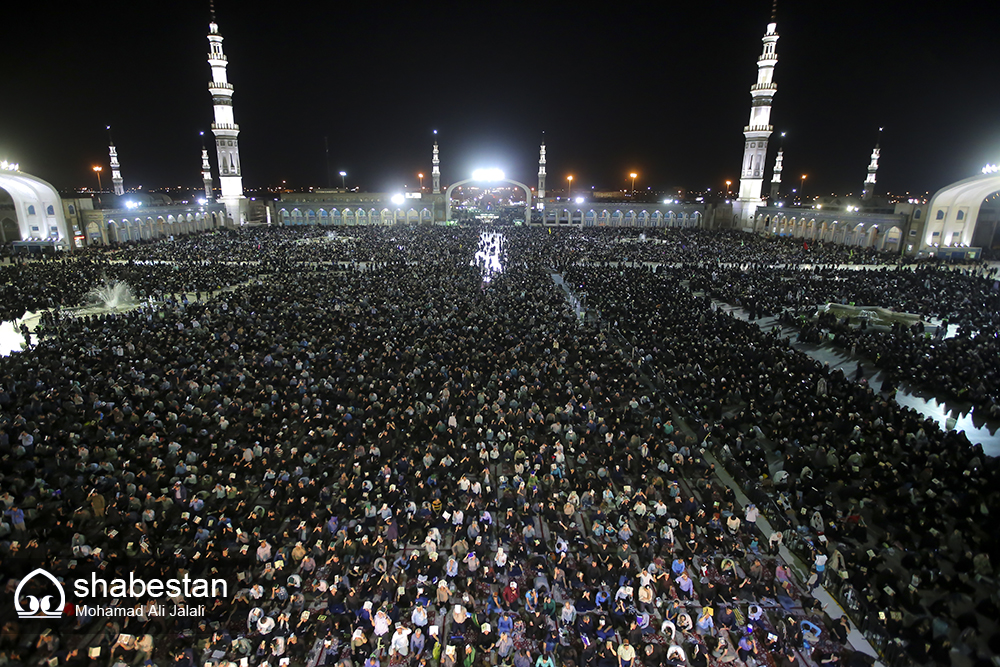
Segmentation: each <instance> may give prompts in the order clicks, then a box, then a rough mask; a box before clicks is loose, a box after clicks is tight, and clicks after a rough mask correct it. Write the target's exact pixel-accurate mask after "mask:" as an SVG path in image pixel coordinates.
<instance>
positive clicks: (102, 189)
mask: <svg viewBox="0 0 1000 667" xmlns="http://www.w3.org/2000/svg"><path fill="white" fill-rule="evenodd" d="M102 171H104V167H94V173H96V174H97V191H98V192H103V191H104V188H102V187H101V172H102Z"/></svg>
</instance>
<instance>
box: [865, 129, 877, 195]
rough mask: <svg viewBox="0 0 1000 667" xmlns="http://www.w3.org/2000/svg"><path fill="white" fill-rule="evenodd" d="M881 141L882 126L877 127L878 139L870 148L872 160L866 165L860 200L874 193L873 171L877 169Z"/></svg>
mask: <svg viewBox="0 0 1000 667" xmlns="http://www.w3.org/2000/svg"><path fill="white" fill-rule="evenodd" d="M881 142H882V128H881V127H880V128H879V129H878V139H876V140H875V148H874V149H873V150H872V161H871V164H869V165H868V176H867V177H866V178H865V189H864V191H863V193H862V195H861V201H868V200H870V199H871V198H872V196H873V195H874V194H875V172H877V171H878V157H879V153H880V152H881V149H880V148H879V147H878V145H879V144H880V143H881Z"/></svg>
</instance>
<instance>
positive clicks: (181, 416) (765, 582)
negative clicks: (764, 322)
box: [0, 227, 1000, 667]
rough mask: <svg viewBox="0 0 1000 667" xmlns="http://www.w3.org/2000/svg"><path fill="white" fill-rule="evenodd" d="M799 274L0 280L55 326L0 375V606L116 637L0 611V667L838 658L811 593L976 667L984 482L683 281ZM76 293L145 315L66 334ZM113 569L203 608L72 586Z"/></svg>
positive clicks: (780, 245)
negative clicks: (801, 569) (193, 584)
mask: <svg viewBox="0 0 1000 667" xmlns="http://www.w3.org/2000/svg"><path fill="white" fill-rule="evenodd" d="M304 240H305V241H307V242H303V241H304ZM725 248H728V251H724V250H723V249H725ZM748 248H749V249H748ZM804 252H806V251H805V250H804V249H802V248H801V246H796V245H790V244H788V243H787V242H785V241H780V240H778V241H773V242H769V241H766V240H763V239H758V238H757V237H752V236H749V235H742V236H738V235H733V234H723V235H721V236H720V237H715V236H712V235H710V234H708V233H706V232H694V231H690V230H688V231H678V232H677V233H676V235H671V234H669V233H662V234H660V235H659V236H658V237H657V238H656V239H646V240H639V239H638V238H637V236H636V235H635V234H632V233H630V232H624V233H621V234H616V233H611V232H607V231H596V230H595V231H592V232H590V231H588V232H580V231H575V232H568V231H567V232H565V233H563V232H562V231H561V232H560V233H557V234H549V233H546V232H545V230H534V229H523V228H517V229H505V230H502V231H499V232H497V230H494V233H490V234H480V232H479V230H476V229H472V228H464V227H443V228H439V227H435V228H408V227H388V228H351V229H349V230H344V229H342V228H340V229H337V230H336V233H333V232H331V231H330V230H329V229H318V228H311V229H305V230H289V229H281V228H257V229H245V230H241V231H239V232H224V233H215V234H207V235H201V236H196V237H189V238H184V239H179V240H175V241H168V242H160V243H154V244H146V245H140V246H134V247H128V248H123V249H116V250H114V251H113V252H98V251H91V252H88V253H86V254H84V255H83V256H82V257H72V258H67V259H63V260H59V261H51V262H31V263H28V264H26V265H18V266H14V267H8V268H9V269H10V272H9V273H7V274H3V275H2V276H0V280H2V281H6V282H2V283H0V285H2V287H3V290H4V291H2V292H0V299H2V301H0V306H2V307H3V308H4V312H5V313H13V314H17V313H18V312H19V311H21V312H23V310H28V309H37V308H39V307H50V308H51V310H49V311H47V313H46V315H45V316H44V317H43V318H42V321H41V323H40V325H39V327H38V328H37V329H35V331H34V332H33V334H32V345H31V348H30V349H28V350H26V351H25V352H23V353H20V354H14V355H12V356H10V357H8V358H5V359H2V360H0V407H2V414H0V474H2V477H0V504H2V505H3V511H4V514H3V521H2V523H0V562H2V568H0V572H2V576H3V579H2V583H3V584H4V586H5V590H7V591H8V596H9V598H11V599H12V598H13V596H14V591H15V589H16V588H17V587H18V584H19V583H20V582H21V579H22V578H23V577H25V576H26V575H27V574H29V573H30V572H32V571H33V570H34V569H35V568H38V567H43V568H45V569H46V570H47V571H49V572H51V573H53V574H54V575H55V576H57V577H59V578H61V579H62V580H63V581H64V582H66V583H67V589H68V591H69V597H70V602H71V603H79V604H83V603H88V604H89V605H91V606H103V607H108V606H116V607H118V608H121V609H126V608H131V609H133V610H134V611H133V612H132V615H129V616H124V615H122V616H116V617H113V618H105V617H101V616H93V615H88V614H86V613H70V614H65V615H64V616H63V618H62V619H59V620H52V621H44V622H42V621H38V620H25V619H19V618H18V617H17V615H16V614H15V613H14V609H13V608H12V606H11V605H6V606H4V607H3V608H2V609H0V621H2V622H3V627H2V632H0V663H2V664H7V665H22V664H23V665H42V664H45V665H50V666H51V667H55V666H56V665H63V664H68V665H100V666H101V667H104V666H105V665H107V666H111V665H116V664H118V663H122V664H127V665H145V664H154V665H158V666H160V667H165V666H166V665H178V666H182V667H195V666H196V665H197V666H199V667H200V666H201V665H205V664H209V663H211V664H212V665H213V666H216V665H222V664H226V665H241V666H244V665H253V666H254V667H260V666H262V665H265V664H266V665H268V667H275V666H277V665H282V664H287V665H293V666H296V667H298V666H300V665H303V666H304V665H309V666H310V667H312V666H314V665H345V666H346V665H351V666H353V667H362V666H365V667H377V665H381V667H391V666H396V665H433V666H434V667H437V666H438V665H442V666H444V667H453V666H454V665H456V663H461V664H462V667H480V666H487V665H498V664H503V665H515V666H516V667H532V665H534V667H556V665H559V666H560V667H563V666H566V667H578V666H583V665H587V666H589V667H595V666H596V667H616V665H617V667H633V665H634V666H635V667H638V666H640V665H641V666H643V667H650V666H651V665H694V666H696V667H702V666H705V665H720V664H727V663H732V664H737V665H739V664H746V665H769V666H770V665H796V664H799V663H800V662H802V663H805V664H809V665H820V664H822V665H828V664H847V665H862V664H869V663H868V659H867V658H866V657H865V656H864V655H863V654H861V653H860V652H858V651H856V650H855V649H856V648H858V646H852V645H851V644H850V642H849V641H848V639H849V637H848V635H849V631H850V630H851V625H850V624H849V623H848V622H847V621H846V620H836V621H834V620H832V619H830V618H829V617H828V616H827V615H826V613H825V612H824V610H823V609H822V606H821V605H820V604H819V603H818V602H817V599H816V597H815V593H816V592H817V591H818V588H819V587H820V586H827V587H830V586H832V585H834V584H836V585H837V586H838V590H840V589H842V587H843V586H847V585H849V586H850V588H851V590H852V591H854V592H855V593H856V594H857V595H858V596H859V597H862V598H865V599H867V600H868V604H867V606H869V607H874V606H878V608H880V609H882V610H885V612H886V613H885V622H884V627H883V631H884V632H885V633H887V634H891V635H892V638H893V639H894V640H895V639H898V640H899V642H898V643H897V644H898V645H897V646H896V649H894V650H891V651H886V655H888V656H894V657H897V658H898V659H899V660H904V659H905V660H907V661H911V660H912V661H913V662H918V663H925V664H931V663H934V664H950V663H951V662H952V661H953V660H954V661H956V662H957V664H963V665H964V664H975V665H978V664H987V663H986V661H987V658H988V656H990V655H995V654H997V653H998V649H1000V647H998V646H997V645H996V644H997V641H998V637H997V634H996V627H995V620H996V618H997V617H998V616H1000V614H998V613H997V609H996V586H995V580H994V579H993V578H992V577H993V571H992V567H991V564H990V559H989V554H990V553H996V537H995V535H993V534H992V533H991V532H990V531H989V529H988V527H987V521H988V517H989V515H990V514H991V513H994V514H995V513H996V512H997V511H998V510H1000V507H998V502H997V500H998V492H997V485H996V466H995V464H994V462H993V461H992V460H991V459H987V458H985V457H983V456H982V455H981V453H980V452H977V451H976V450H975V449H974V448H971V447H969V446H968V445H967V443H963V442H962V441H961V439H960V438H958V437H956V436H954V435H952V434H944V433H942V432H941V431H939V430H938V429H937V428H936V427H935V426H933V425H931V424H927V423H924V422H923V421H922V420H919V419H917V418H916V417H914V415H913V414H912V413H911V412H908V411H906V410H904V409H901V408H899V406H896V405H895V404H894V403H893V402H892V401H886V400H880V399H879V397H877V396H875V395H874V394H873V393H872V392H871V390H870V389H868V388H867V387H863V386H861V385H858V384H856V383H852V382H850V381H849V379H848V378H845V377H844V376H843V374H842V373H838V372H829V370H828V369H827V370H824V369H823V368H822V367H821V366H818V365H817V364H815V363H813V362H812V361H811V360H809V359H808V358H805V357H804V356H803V355H801V354H799V353H797V352H795V351H794V350H792V349H791V348H790V347H789V346H788V345H787V344H786V343H785V342H784V341H782V340H780V339H779V338H777V337H775V336H768V335H767V334H764V333H763V332H761V331H759V329H757V328H756V327H755V326H753V325H750V324H747V323H745V322H742V321H740V320H738V319H736V318H734V317H732V316H731V315H729V314H726V313H723V312H720V311H718V310H717V309H715V308H713V307H712V304H711V300H710V299H709V298H707V297H703V298H696V297H694V296H693V295H692V293H691V292H690V290H689V289H688V286H687V284H686V283H687V282H688V281H693V280H694V279H695V278H696V277H697V276H702V275H703V274H702V273H701V272H702V271H703V270H704V269H702V268H700V265H701V264H702V263H704V262H707V261H709V258H710V257H714V258H715V259H714V261H716V263H718V264H719V268H718V270H720V271H721V270H722V264H721V263H722V262H730V263H739V262H741V261H747V259H746V258H747V257H748V256H754V257H756V259H755V260H754V261H759V262H765V261H769V262H771V263H773V264H786V263H789V264H791V263H801V262H803V261H806V259H808V257H807V258H806V259H804V256H803V253H804ZM811 252H813V253H814V254H813V255H811V256H810V257H811V258H812V259H813V260H817V259H821V260H822V261H823V262H824V263H831V264H838V263H847V262H849V261H851V260H852V259H853V256H852V255H851V252H852V251H850V250H849V249H843V248H837V247H832V246H831V247H825V248H817V249H813V250H812V251H811ZM768 253H771V254H768ZM863 259H864V260H865V261H866V262H871V261H880V260H881V259H884V258H881V257H880V256H877V255H871V256H865V257H864V258H863ZM647 261H648V262H663V263H664V267H663V268H662V269H656V270H654V269H651V268H649V267H648V266H646V265H645V264H643V263H642V262H647ZM885 261H889V260H888V259H886V260H885ZM667 264H671V265H673V264H676V265H679V266H674V267H668V266H667ZM685 267H686V268H685ZM554 273H555V274H557V275H559V276H560V277H561V279H562V284H559V283H558V282H557V281H555V280H553V277H552V276H553V274H554ZM101 274H105V275H109V276H114V277H116V278H123V279H127V280H129V281H130V282H131V283H132V284H133V287H134V288H135V289H136V291H137V293H139V294H140V295H141V296H143V297H145V298H146V299H147V301H146V302H145V303H144V304H143V305H142V306H141V307H139V308H136V309H134V310H130V311H128V312H122V313H107V314H102V315H89V316H85V317H78V316H75V315H73V313H72V312H71V311H68V310H66V308H67V307H69V306H72V305H75V303H77V302H78V301H79V298H80V295H82V293H83V292H84V291H85V290H84V289H83V288H84V287H86V286H87V285H88V283H89V282H90V281H93V280H96V279H97V278H98V277H99V276H100V275H101ZM978 279H979V280H986V277H985V276H979V277H978ZM682 283H684V284H682ZM232 285H242V286H240V287H238V288H236V289H232V290H227V289H222V288H224V287H226V286H232ZM567 291H569V292H570V295H567ZM574 295H575V296H574ZM568 296H569V298H567V297H568ZM571 303H572V304H573V305H572V306H571V305H570V304H571ZM583 304H585V306H584V305H583ZM584 307H585V308H587V309H589V313H588V314H587V316H584V317H581V316H580V313H579V312H577V311H578V310H581V311H582V310H583V309H584ZM22 309H23V310H22ZM713 460H719V461H720V462H722V463H723V464H724V465H726V466H727V468H729V467H732V470H733V471H734V472H736V473H738V475H739V479H738V481H739V482H740V483H741V484H742V485H743V486H744V488H745V490H746V491H747V496H749V497H750V499H751V500H752V501H753V502H752V503H751V502H739V501H738V500H737V496H736V493H735V492H734V489H733V488H732V487H731V486H729V485H727V484H724V483H723V482H722V481H721V480H720V478H719V476H718V475H717V474H716V470H715V467H714V464H713V463H712V461H713ZM754 503H756V505H755V504H754ZM778 506H780V508H781V510H779V513H778V514H775V515H772V516H768V517H767V518H768V519H769V521H770V522H771V523H775V522H776V521H777V520H778V519H780V518H782V517H784V520H786V521H789V522H790V523H789V528H787V529H784V530H782V531H780V532H771V531H768V532H767V533H766V534H765V533H764V532H761V530H760V529H759V528H758V527H757V522H758V520H761V519H762V513H769V514H770V513H772V507H778ZM762 523H763V521H762ZM783 543H784V546H787V547H789V548H792V549H793V551H795V552H796V553H797V555H798V556H799V557H805V558H807V563H808V566H809V569H810V571H809V572H805V573H803V575H804V576H802V577H797V576H796V575H795V574H793V572H792V567H791V565H792V563H790V562H789V561H788V560H786V558H784V557H783V556H782V555H781V554H782V553H784V554H788V553H789V552H787V551H782V550H781V547H782V546H783ZM130 576H131V577H133V578H136V577H138V578H142V579H144V580H151V579H154V578H160V579H169V578H184V577H185V576H187V577H189V578H192V579H208V580H212V579H222V580H224V581H226V582H227V584H228V586H227V591H226V595H225V596H220V597H218V598H198V597H196V596H194V595H188V596H187V597H186V598H184V597H183V596H173V597H172V598H170V599H166V598H160V599H159V600H158V604H159V605H164V607H165V608H167V609H168V610H173V609H174V608H175V607H184V606H186V605H202V604H203V605H204V607H203V608H202V609H201V611H200V613H197V614H195V615H193V616H162V615H160V614H157V613H155V611H156V610H155V608H154V607H155V606H157V605H154V603H153V602H151V601H150V600H149V599H148V598H142V597H139V598H133V597H120V598H117V599H111V598H102V599H89V598H88V599H78V598H75V597H74V595H73V592H72V591H73V586H72V585H70V584H71V582H74V581H75V580H78V579H85V580H87V581H91V580H92V579H94V578H103V579H107V580H110V579H113V578H124V579H126V580H128V579H129V577H130ZM37 582H38V580H37V579H36V580H33V581H32V585H35V583H37ZM845 582H846V583H845ZM31 590H32V591H34V590H35V589H34V588H31ZM38 594H39V595H41V593H38ZM78 610H79V608H78V607H73V611H74V612H76V611H78ZM168 613H169V611H168ZM855 635H856V633H855ZM880 648H883V647H880ZM53 660H54V662H52V661H53Z"/></svg>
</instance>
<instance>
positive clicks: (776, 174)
mask: <svg viewBox="0 0 1000 667" xmlns="http://www.w3.org/2000/svg"><path fill="white" fill-rule="evenodd" d="M784 154H785V133H784V132H782V133H781V143H779V144H778V155H777V157H775V158H774V169H773V170H772V171H771V196H770V200H771V201H770V202H769V203H770V204H771V205H773V204H774V202H776V201H778V196H779V193H780V191H781V160H782V158H783V157H784Z"/></svg>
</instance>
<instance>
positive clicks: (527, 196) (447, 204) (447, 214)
mask: <svg viewBox="0 0 1000 667" xmlns="http://www.w3.org/2000/svg"><path fill="white" fill-rule="evenodd" d="M482 182H483V181H482V179H478V178H467V179H465V180H464V181H459V182H457V183H452V184H451V185H449V186H448V189H447V190H445V193H444V219H445V221H446V222H447V221H449V220H451V193H452V192H454V190H455V188H457V187H460V186H462V185H465V184H466V183H482ZM489 182H490V183H510V184H511V185H516V186H517V187H519V188H521V189H522V190H524V202H525V203H524V224H526V225H530V224H531V188H529V187H528V186H527V185H525V184H524V183H521V182H520V181H515V180H513V179H510V178H497V179H495V180H491V181H489Z"/></svg>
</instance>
